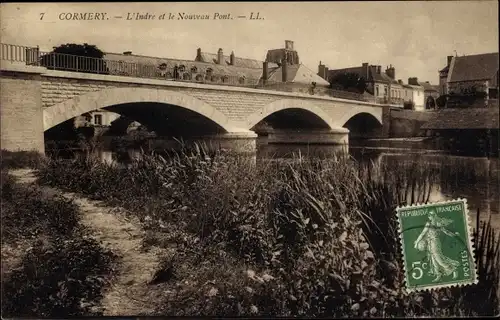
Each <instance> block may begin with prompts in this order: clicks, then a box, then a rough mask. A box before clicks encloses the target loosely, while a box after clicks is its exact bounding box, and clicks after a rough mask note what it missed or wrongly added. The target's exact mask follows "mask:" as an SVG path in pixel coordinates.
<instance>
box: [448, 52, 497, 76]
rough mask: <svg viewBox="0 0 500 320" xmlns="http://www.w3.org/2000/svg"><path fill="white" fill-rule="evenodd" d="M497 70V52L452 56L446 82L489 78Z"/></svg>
mask: <svg viewBox="0 0 500 320" xmlns="http://www.w3.org/2000/svg"><path fill="white" fill-rule="evenodd" d="M497 72H498V52H494V53H484V54H476V55H470V56H462V57H454V58H453V60H452V62H451V66H450V73H449V76H448V82H460V81H473V80H490V79H491V78H493V77H494V76H495V74H496V73H497Z"/></svg>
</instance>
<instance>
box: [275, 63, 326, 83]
mask: <svg viewBox="0 0 500 320" xmlns="http://www.w3.org/2000/svg"><path fill="white" fill-rule="evenodd" d="M282 70H283V68H282V67H277V68H272V69H271V68H269V75H268V80H269V81H271V82H281V81H282ZM287 82H294V83H300V84H307V85H310V84H311V83H312V82H316V85H319V86H328V85H330V83H329V82H328V81H326V80H325V79H323V78H321V77H320V76H318V75H317V74H315V73H314V72H313V71H312V70H311V69H309V68H307V67H306V66H305V65H303V64H298V65H297V64H296V65H288V73H287Z"/></svg>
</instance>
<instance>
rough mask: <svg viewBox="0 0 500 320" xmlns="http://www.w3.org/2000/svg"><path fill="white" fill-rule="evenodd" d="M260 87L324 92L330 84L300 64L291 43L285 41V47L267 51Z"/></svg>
mask: <svg viewBox="0 0 500 320" xmlns="http://www.w3.org/2000/svg"><path fill="white" fill-rule="evenodd" d="M261 80H262V82H261V83H262V85H264V86H267V87H272V86H277V88H284V89H285V90H286V91H292V92H310V91H311V90H315V91H316V92H326V91H327V90H328V88H329V86H330V83H329V82H328V81H326V80H325V79H323V78H321V77H320V76H318V75H317V74H315V73H314V71H312V70H311V69H309V68H308V67H306V66H305V65H304V64H302V63H300V58H299V54H298V52H297V51H296V50H295V48H294V43H293V41H290V40H286V41H285V47H284V48H279V49H271V50H268V51H267V54H266V60H265V62H264V64H263V70H262V79H261Z"/></svg>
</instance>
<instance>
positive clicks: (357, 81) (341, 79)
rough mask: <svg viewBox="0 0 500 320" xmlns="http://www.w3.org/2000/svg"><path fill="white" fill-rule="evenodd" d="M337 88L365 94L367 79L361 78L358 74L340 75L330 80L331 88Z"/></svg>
mask: <svg viewBox="0 0 500 320" xmlns="http://www.w3.org/2000/svg"><path fill="white" fill-rule="evenodd" d="M337 87H340V88H342V89H343V90H346V91H352V92H357V93H364V92H365V91H366V88H367V83H366V79H365V78H363V77H360V76H359V75H358V74H357V73H353V72H348V73H339V74H337V75H335V76H334V77H333V78H332V79H330V88H332V89H335V88H337Z"/></svg>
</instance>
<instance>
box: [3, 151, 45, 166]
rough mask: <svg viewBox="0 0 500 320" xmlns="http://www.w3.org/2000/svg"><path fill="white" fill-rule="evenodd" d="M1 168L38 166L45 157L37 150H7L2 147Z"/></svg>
mask: <svg viewBox="0 0 500 320" xmlns="http://www.w3.org/2000/svg"><path fill="white" fill-rule="evenodd" d="M1 152H2V154H1V157H2V161H1V163H2V166H1V168H2V169H20V168H39V167H40V166H41V165H42V164H43V163H44V160H45V157H44V156H43V155H42V154H40V153H39V152H37V151H8V150H4V149H2V151H1Z"/></svg>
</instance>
